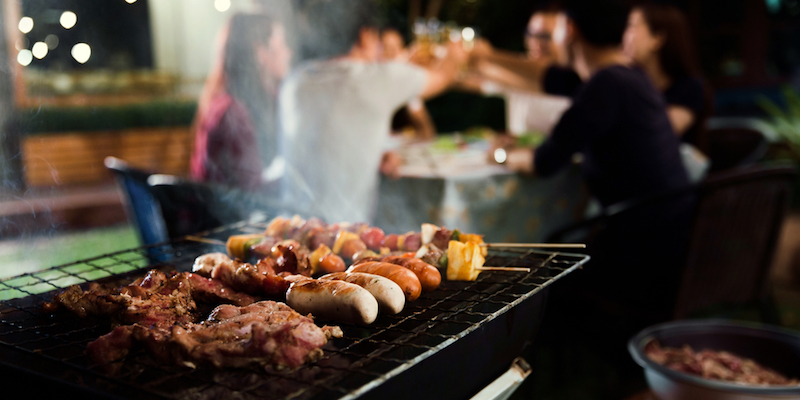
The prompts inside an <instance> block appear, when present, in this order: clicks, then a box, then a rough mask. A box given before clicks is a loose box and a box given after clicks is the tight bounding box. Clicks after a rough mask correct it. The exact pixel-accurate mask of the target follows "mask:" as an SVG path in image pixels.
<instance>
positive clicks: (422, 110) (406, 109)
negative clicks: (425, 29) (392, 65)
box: [380, 28, 436, 170]
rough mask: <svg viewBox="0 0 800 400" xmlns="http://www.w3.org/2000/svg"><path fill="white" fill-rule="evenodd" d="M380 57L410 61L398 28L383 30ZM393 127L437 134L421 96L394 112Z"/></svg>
mask: <svg viewBox="0 0 800 400" xmlns="http://www.w3.org/2000/svg"><path fill="white" fill-rule="evenodd" d="M380 58H381V61H383V62H392V61H396V62H405V61H408V49H406V43H405V40H404V39H403V35H401V34H400V32H399V31H398V30H397V29H394V28H385V29H383V30H382V31H381V57H380ZM391 128H392V129H391V130H392V133H394V134H401V133H403V132H404V131H405V130H407V129H409V128H410V129H411V130H412V132H413V134H414V136H415V137H416V138H419V139H432V138H433V137H434V136H436V127H435V126H434V124H433V120H432V119H431V116H430V114H429V113H428V109H427V108H426V107H425V103H424V102H423V101H422V99H420V98H415V99H413V100H411V101H410V102H408V104H406V105H404V106H403V107H402V108H400V109H399V110H397V112H395V113H394V115H393V116H392V124H391ZM388 170H391V168H388Z"/></svg>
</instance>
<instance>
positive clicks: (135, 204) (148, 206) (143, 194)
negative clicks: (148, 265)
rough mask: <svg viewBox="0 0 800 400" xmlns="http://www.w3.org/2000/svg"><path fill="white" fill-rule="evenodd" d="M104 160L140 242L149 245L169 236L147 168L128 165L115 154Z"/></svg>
mask: <svg viewBox="0 0 800 400" xmlns="http://www.w3.org/2000/svg"><path fill="white" fill-rule="evenodd" d="M104 164H105V166H106V168H108V170H110V171H111V172H112V173H114V177H115V180H116V182H117V187H118V188H119V190H120V192H122V194H123V205H124V207H125V214H126V215H127V217H128V220H129V221H131V223H132V225H133V226H134V227H135V228H136V231H137V232H138V233H139V239H140V240H141V242H142V244H144V245H150V244H154V243H161V242H165V241H167V240H168V239H169V237H170V236H169V234H168V230H167V226H166V224H165V223H164V218H163V216H162V211H161V206H160V204H159V203H158V200H156V198H155V197H154V196H153V194H152V193H151V192H150V186H149V185H148V184H147V178H148V177H149V176H150V173H149V172H145V171H142V170H139V169H136V168H132V167H131V166H129V165H128V163H126V162H125V161H122V160H120V159H119V158H116V157H106V158H105V160H104Z"/></svg>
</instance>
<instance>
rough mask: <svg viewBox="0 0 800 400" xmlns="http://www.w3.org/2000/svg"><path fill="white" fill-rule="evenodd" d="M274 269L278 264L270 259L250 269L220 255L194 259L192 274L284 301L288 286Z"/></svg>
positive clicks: (239, 262) (242, 263) (250, 292)
mask: <svg viewBox="0 0 800 400" xmlns="http://www.w3.org/2000/svg"><path fill="white" fill-rule="evenodd" d="M287 252H291V251H290V250H287ZM276 268H279V267H278V266H277V261H276V260H275V259H271V258H265V259H262V260H260V261H259V262H258V263H257V264H256V265H252V264H248V263H244V262H241V261H237V260H231V259H230V258H228V256H226V255H225V254H222V253H210V254H204V255H202V256H200V257H197V259H195V262H194V266H193V267H192V270H193V271H194V272H196V273H198V274H200V275H203V276H207V277H210V278H212V280H213V281H218V282H221V283H223V284H225V285H228V286H230V287H231V288H233V289H235V290H239V291H242V292H244V293H249V294H252V295H261V296H270V297H283V296H284V295H285V294H286V289H288V288H289V282H286V281H285V280H284V279H283V278H282V277H281V276H278V275H276ZM240 305H244V304H240Z"/></svg>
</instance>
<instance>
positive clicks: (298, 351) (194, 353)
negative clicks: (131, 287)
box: [87, 301, 342, 368]
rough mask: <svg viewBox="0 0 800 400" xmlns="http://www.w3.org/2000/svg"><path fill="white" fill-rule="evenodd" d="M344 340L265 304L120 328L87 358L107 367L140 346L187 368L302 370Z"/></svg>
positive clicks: (282, 308) (226, 307)
mask: <svg viewBox="0 0 800 400" xmlns="http://www.w3.org/2000/svg"><path fill="white" fill-rule="evenodd" d="M341 336H342V330H341V329H340V328H339V327H337V326H334V327H329V326H324V327H322V328H319V327H318V326H316V325H315V324H314V321H312V320H311V318H309V317H306V316H303V315H300V314H299V313H297V312H296V311H294V310H292V309H291V308H290V307H289V306H287V305H286V304H284V303H277V302H274V301H261V302H257V303H253V304H251V305H248V306H244V307H236V306H231V305H222V306H219V307H217V308H215V309H214V311H212V312H211V314H210V316H209V317H208V319H207V320H205V321H203V322H201V323H197V324H185V325H180V324H176V325H173V326H171V327H169V328H164V327H157V328H155V329H148V328H145V327H143V326H141V325H138V324H136V325H130V326H122V327H119V328H117V329H115V330H114V331H112V332H111V333H109V334H107V335H105V336H102V337H100V338H99V339H97V340H95V341H94V342H92V343H89V345H88V346H87V353H89V356H90V357H91V359H92V360H93V361H94V362H95V363H97V364H106V363H109V362H112V361H114V360H117V359H119V358H121V357H124V356H125V355H127V353H128V351H129V349H130V348H131V347H132V346H133V345H134V344H135V343H137V342H138V343H142V344H144V345H145V346H146V347H147V348H148V349H149V350H150V352H151V353H153V355H154V356H155V357H157V358H158V359H160V360H162V361H164V362H170V363H177V364H181V365H185V366H189V367H196V366H198V365H211V366H214V367H218V368H219V367H243V366H247V365H251V364H258V365H272V366H275V367H279V368H280V367H298V366H300V365H303V364H304V363H306V362H312V361H316V360H317V359H319V358H320V357H321V356H322V349H321V347H322V346H323V345H324V344H325V343H327V341H328V339H330V338H331V337H341Z"/></svg>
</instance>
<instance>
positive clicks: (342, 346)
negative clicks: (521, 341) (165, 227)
mask: <svg viewBox="0 0 800 400" xmlns="http://www.w3.org/2000/svg"><path fill="white" fill-rule="evenodd" d="M259 229H262V228H261V227H260V226H259V225H252V224H247V223H240V224H235V225H231V226H227V227H223V228H220V229H216V230H214V231H210V232H206V233H204V235H203V236H205V237H207V238H214V239H220V240H225V239H226V238H227V237H228V236H230V235H233V234H239V233H242V232H246V231H252V230H259ZM213 251H224V248H222V246H219V245H213V244H207V243H202V242H198V241H194V240H177V241H174V242H170V243H164V244H161V245H154V246H148V247H143V248H136V249H131V250H127V251H121V252H117V253H112V254H107V255H104V256H100V257H95V258H91V259H86V260H82V261H78V262H74V263H71V264H66V265H61V266H57V267H53V268H50V269H48V270H45V271H41V272H36V273H31V274H25V275H21V276H17V277H13V278H10V279H6V280H3V281H0V366H2V367H5V368H7V369H11V370H15V371H17V372H19V373H20V374H21V375H22V376H30V377H31V378H32V380H33V379H34V378H35V379H42V378H47V379H49V380H50V381H52V382H55V383H59V384H62V385H66V386H69V387H70V388H72V389H77V390H79V391H85V392H87V393H90V394H93V395H96V396H104V397H136V398H190V399H194V398H197V399H200V398H230V397H235V398H245V399H247V398H266V399H273V398H275V399H277V398H293V399H330V398H347V399H351V398H358V397H364V396H368V395H369V394H370V393H373V392H374V389H375V388H379V387H380V386H381V385H383V384H384V383H386V382H387V381H388V380H390V379H392V378H394V377H399V379H402V376H401V375H403V373H404V372H405V371H407V370H409V369H413V368H414V367H415V366H416V365H418V364H420V363H422V362H423V361H425V360H426V359H428V358H429V357H431V356H433V355H435V354H436V353H437V352H440V351H442V350H443V349H446V348H448V347H449V346H452V345H453V344H454V343H457V342H458V341H459V340H461V339H462V338H464V337H466V336H467V335H469V334H470V333H471V332H473V331H475V330H477V329H479V328H481V327H484V326H485V325H486V324H488V323H490V322H491V321H493V320H494V319H496V318H498V317H499V316H502V315H503V314H505V313H507V312H508V311H509V310H512V309H513V308H514V307H515V306H517V305H519V304H520V303H522V302H523V301H525V300H526V299H529V298H531V297H532V296H534V295H536V294H537V293H538V292H540V291H541V290H542V289H544V288H545V287H547V286H548V285H550V284H552V283H553V282H554V281H556V280H558V279H560V278H561V277H563V276H564V275H566V274H567V273H569V272H571V271H573V270H575V269H576V268H579V267H580V266H581V265H583V264H584V263H585V262H586V261H587V260H588V256H585V255H581V254H572V253H554V252H546V251H537V250H520V249H513V250H512V249H508V250H497V249H494V248H492V249H490V253H489V257H487V260H486V265H490V266H522V267H530V268H531V272H530V273H520V272H498V271H491V272H483V273H481V274H480V276H479V278H478V279H477V280H476V281H475V282H449V281H447V280H443V282H442V285H441V286H440V287H439V288H438V289H437V290H435V291H433V292H429V293H424V294H423V295H422V296H421V297H420V298H419V299H418V300H416V301H414V302H410V303H407V304H406V307H405V309H404V310H403V311H402V312H401V313H400V314H398V315H380V316H379V317H378V320H377V321H376V322H375V323H373V324H372V325H370V326H367V327H363V326H353V325H345V324H337V325H340V326H341V327H342V330H343V331H344V337H343V338H341V339H333V340H331V341H330V342H329V343H328V344H326V345H325V347H323V350H324V351H325V355H324V356H323V358H322V359H321V360H319V361H317V362H315V363H311V364H308V365H305V366H302V367H300V368H295V369H284V370H275V369H273V368H271V367H268V368H266V369H263V368H257V367H253V368H239V369H225V370H216V369H211V368H203V367H201V368H198V369H190V368H186V367H180V366H174V365H163V364H160V363H157V362H156V361H155V360H154V359H152V358H151V357H150V356H149V355H148V354H147V353H146V352H144V351H141V352H134V353H132V354H130V355H128V356H127V357H126V359H125V361H124V363H123V368H122V370H121V371H119V372H117V373H115V374H113V375H109V374H107V373H106V372H104V370H103V369H102V368H100V367H97V366H92V365H91V363H90V362H89V360H88V358H87V357H86V355H85V354H84V352H85V347H86V344H87V343H89V342H91V341H93V340H95V339H96V338H98V337H99V336H101V335H104V334H106V333H108V332H109V331H110V330H111V329H112V327H111V326H110V324H109V322H108V321H107V320H104V319H99V318H86V319H80V318H76V317H74V316H73V315H71V314H69V313H68V312H63V313H61V312H59V313H56V314H53V315H50V314H46V313H44V312H43V311H42V310H41V305H42V303H43V302H45V301H51V300H52V298H53V296H54V294H55V293H57V291H58V290H60V289H62V288H65V287H67V286H69V285H73V284H79V285H84V284H87V283H88V282H98V283H101V284H108V285H116V286H121V285H126V284H128V283H130V282H131V281H133V280H134V279H136V278H138V277H141V276H142V275H143V274H144V272H146V271H147V270H150V269H154V268H155V269H160V270H163V271H170V270H178V271H188V270H191V266H192V263H193V261H194V259H195V258H196V257H197V256H199V255H201V254H205V253H208V252H213ZM84 286H85V285H84ZM317 322H318V324H320V325H321V324H323V323H326V322H327V323H328V324H336V323H335V322H330V321H317ZM506 367H507V366H506Z"/></svg>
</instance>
